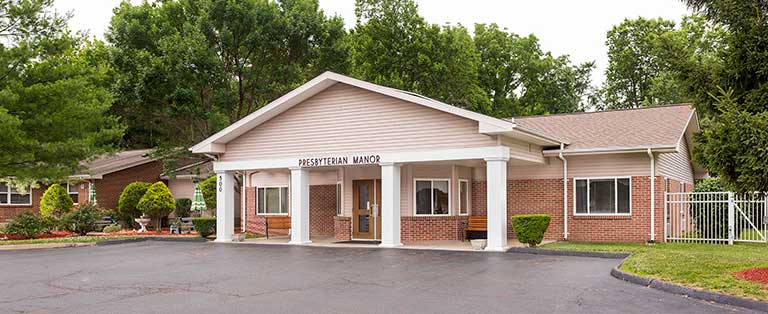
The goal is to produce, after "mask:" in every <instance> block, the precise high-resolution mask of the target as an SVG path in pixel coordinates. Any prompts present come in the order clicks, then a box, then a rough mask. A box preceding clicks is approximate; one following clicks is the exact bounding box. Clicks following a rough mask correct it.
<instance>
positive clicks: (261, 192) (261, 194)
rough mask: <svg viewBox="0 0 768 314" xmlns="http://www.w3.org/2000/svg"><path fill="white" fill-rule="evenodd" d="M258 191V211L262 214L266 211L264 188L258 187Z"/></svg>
mask: <svg viewBox="0 0 768 314" xmlns="http://www.w3.org/2000/svg"><path fill="white" fill-rule="evenodd" d="M256 190H257V191H258V192H257V193H256V194H257V196H256V203H257V211H258V213H260V214H263V213H264V188H258V189H256Z"/></svg>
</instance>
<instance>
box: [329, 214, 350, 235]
mask: <svg viewBox="0 0 768 314" xmlns="http://www.w3.org/2000/svg"><path fill="white" fill-rule="evenodd" d="M333 230H334V239H336V241H349V240H352V218H350V217H340V216H336V217H333Z"/></svg>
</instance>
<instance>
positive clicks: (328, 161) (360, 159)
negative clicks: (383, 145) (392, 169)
mask: <svg viewBox="0 0 768 314" xmlns="http://www.w3.org/2000/svg"><path fill="white" fill-rule="evenodd" d="M379 162H381V157H380V156H379V155H363V156H337V157H319V158H301V159H299V167H329V166H348V165H376V164H379Z"/></svg>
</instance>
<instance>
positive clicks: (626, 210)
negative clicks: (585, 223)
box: [574, 178, 632, 215]
mask: <svg viewBox="0 0 768 314" xmlns="http://www.w3.org/2000/svg"><path fill="white" fill-rule="evenodd" d="M574 181H575V182H574V183H575V186H576V193H575V194H576V197H575V199H574V211H575V214H576V215H629V214H630V213H631V212H632V202H631V200H632V192H631V186H632V180H631V179H630V178H590V179H575V180H574Z"/></svg>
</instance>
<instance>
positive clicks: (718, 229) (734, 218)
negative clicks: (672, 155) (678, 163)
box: [664, 192, 768, 244]
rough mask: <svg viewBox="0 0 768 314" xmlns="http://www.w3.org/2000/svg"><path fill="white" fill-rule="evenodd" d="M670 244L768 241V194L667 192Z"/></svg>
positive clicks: (666, 232)
mask: <svg viewBox="0 0 768 314" xmlns="http://www.w3.org/2000/svg"><path fill="white" fill-rule="evenodd" d="M664 222H665V226H664V239H665V240H666V241H668V242H703V243H722V244H726V243H727V244H733V243H734V242H763V243H765V242H768V234H766V230H768V193H763V192H755V193H745V194H736V193H733V192H686V193H664Z"/></svg>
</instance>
